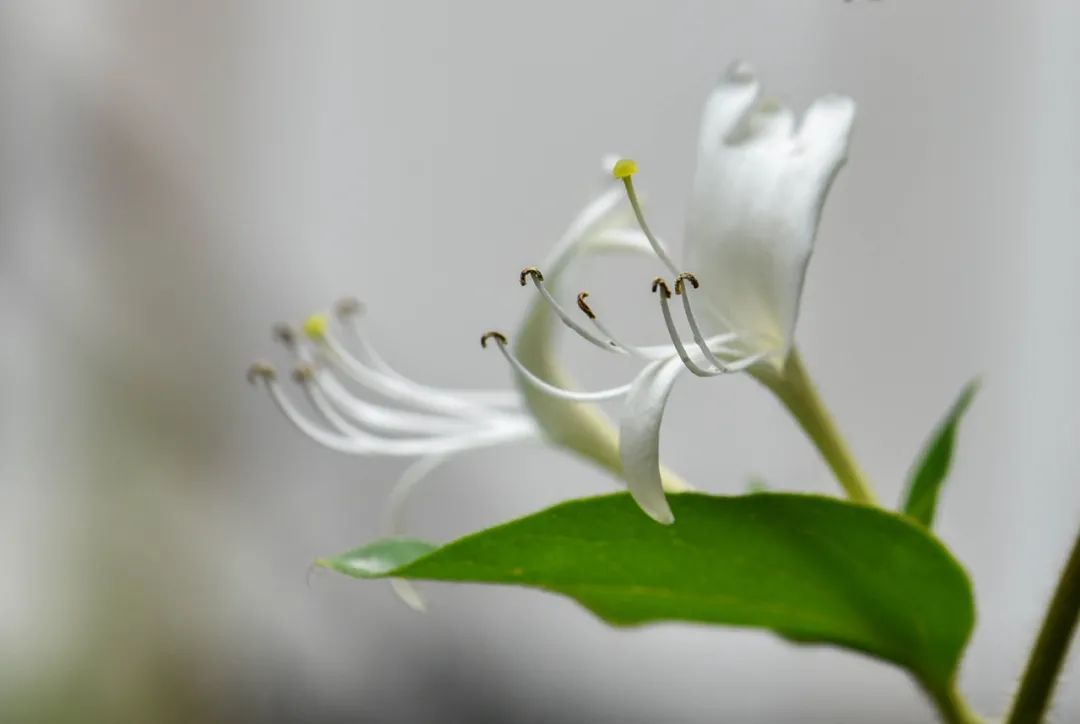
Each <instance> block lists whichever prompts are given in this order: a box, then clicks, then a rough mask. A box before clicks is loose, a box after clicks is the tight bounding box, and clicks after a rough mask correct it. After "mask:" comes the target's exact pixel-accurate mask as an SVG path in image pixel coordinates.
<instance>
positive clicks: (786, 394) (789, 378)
mask: <svg viewBox="0 0 1080 724" xmlns="http://www.w3.org/2000/svg"><path fill="white" fill-rule="evenodd" d="M753 374H754V376H755V377H756V378H757V379H758V381H759V382H761V383H762V384H764V385H765V386H766V387H768V388H769V389H770V390H771V391H772V392H773V394H775V395H776V396H777V397H778V398H779V399H780V401H781V402H782V403H784V406H785V407H787V408H788V410H790V411H791V414H792V415H793V416H794V417H795V419H796V420H797V421H798V422H799V425H800V426H801V427H802V429H803V430H804V431H805V432H806V434H807V436H808V437H809V438H810V440H811V441H813V443H814V445H815V446H817V449H818V451H819V452H820V453H821V456H822V457H823V458H824V459H825V462H826V463H827V464H828V466H829V468H830V469H831V470H832V471H833V474H834V475H835V476H836V479H837V481H839V483H840V485H841V486H842V487H843V488H844V492H846V493H847V496H848V498H850V499H851V500H853V501H855V502H856V503H865V504H867V505H878V502H877V496H875V495H874V491H873V488H872V487H871V485H870V481H869V480H868V479H867V477H866V474H865V473H863V471H862V469H861V468H859V464H858V463H857V462H856V461H855V457H854V456H853V455H852V454H851V450H849V449H848V446H847V443H845V442H844V438H843V437H842V436H841V435H840V431H839V430H838V429H837V427H836V423H835V422H833V419H832V416H831V415H830V414H829V411H828V410H827V409H826V408H825V404H824V403H823V402H822V400H821V396H820V395H819V394H818V391H817V388H816V387H815V386H814V383H813V381H812V380H811V379H810V375H809V374H807V371H806V367H805V365H803V361H802V358H801V357H800V356H799V351H798V350H792V351H791V354H790V355H789V356H788V359H787V363H786V364H785V365H784V369H783V370H782V371H777V370H773V369H769V368H762V369H760V370H754V371H753Z"/></svg>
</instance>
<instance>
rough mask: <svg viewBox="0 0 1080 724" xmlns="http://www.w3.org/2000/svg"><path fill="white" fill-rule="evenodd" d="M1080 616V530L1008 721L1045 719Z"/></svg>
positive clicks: (1019, 722)
mask: <svg viewBox="0 0 1080 724" xmlns="http://www.w3.org/2000/svg"><path fill="white" fill-rule="evenodd" d="M1078 617H1080V534H1078V535H1077V537H1076V543H1074V544H1073V549H1072V553H1071V554H1070V556H1069V560H1068V562H1067V563H1066V564H1065V570H1063V571H1062V572H1061V579H1060V580H1059V581H1058V585H1057V590H1056V591H1054V597H1053V598H1052V599H1051V601H1050V608H1049V609H1047V611H1046V617H1045V618H1044V619H1043V624H1042V628H1041V629H1040V630H1039V637H1038V638H1037V639H1036V640H1035V648H1033V649H1032V650H1031V658H1030V659H1029V660H1028V664H1027V668H1026V669H1025V670H1024V678H1023V679H1021V681H1020V691H1019V692H1018V693H1017V695H1016V699H1015V701H1013V708H1012V713H1010V714H1009V718H1008V719H1007V724H1035V722H1039V721H1042V719H1043V716H1044V715H1045V714H1046V709H1047V707H1048V706H1049V704H1050V695H1051V694H1053V692H1054V684H1055V683H1057V678H1058V673H1059V672H1060V671H1061V666H1062V664H1063V663H1064V662H1065V654H1066V653H1068V650H1069V642H1070V641H1071V640H1072V636H1073V634H1074V633H1075V632H1076V621H1077V618H1078Z"/></svg>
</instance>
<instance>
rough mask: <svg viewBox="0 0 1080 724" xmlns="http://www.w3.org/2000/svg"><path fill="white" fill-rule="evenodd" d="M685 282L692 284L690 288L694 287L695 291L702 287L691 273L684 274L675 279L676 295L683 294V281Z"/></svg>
mask: <svg viewBox="0 0 1080 724" xmlns="http://www.w3.org/2000/svg"><path fill="white" fill-rule="evenodd" d="M684 280H685V281H688V282H690V286H692V287H693V288H694V289H697V288H698V287H699V286H701V285H700V284H699V283H698V280H697V277H696V276H694V275H693V274H691V273H690V272H683V273H682V274H680V275H679V276H677V277H675V293H676V294H682V293H683V281H684Z"/></svg>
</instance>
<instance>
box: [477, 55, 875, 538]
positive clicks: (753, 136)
mask: <svg viewBox="0 0 1080 724" xmlns="http://www.w3.org/2000/svg"><path fill="white" fill-rule="evenodd" d="M854 114H855V104H854V102H853V101H852V100H851V99H849V98H846V97H843V96H836V95H830V96H825V97H822V98H819V99H818V100H816V101H814V102H813V103H812V104H811V105H810V107H809V108H808V109H807V110H806V112H805V114H804V115H803V117H802V119H801V121H799V122H798V123H796V121H795V118H794V115H793V114H792V112H791V111H790V110H788V109H787V108H784V107H783V106H781V105H780V104H778V103H777V102H775V101H771V100H761V99H760V87H759V83H758V81H757V79H756V78H755V77H754V75H753V73H752V72H751V71H750V69H749V68H748V67H746V66H745V65H742V64H736V65H734V66H733V67H732V68H731V69H730V70H729V71H728V73H727V74H726V75H725V76H724V78H723V79H722V80H721V81H720V83H719V84H718V85H717V87H716V88H715V90H713V92H712V93H711V95H710V96H709V98H708V100H707V102H706V104H705V109H704V113H703V117H702V122H701V130H700V136H699V140H698V149H697V152H698V159H697V172H696V175H695V177H694V184H693V193H692V196H691V199H690V205H689V212H688V214H687V220H686V230H685V234H684V238H683V249H684V264H683V265H681V266H680V265H678V264H677V263H676V262H675V260H674V259H673V257H672V256H671V254H670V253H669V251H668V249H667V247H666V246H665V245H664V243H663V242H662V241H661V240H660V239H658V238H657V237H656V235H654V234H653V233H652V231H651V229H650V228H649V226H648V224H647V222H646V220H645V216H644V213H643V211H642V207H641V204H640V202H639V200H638V198H637V194H636V191H635V188H634V185H633V175H634V174H635V173H636V171H637V167H636V165H635V164H634V162H633V161H630V160H628V159H624V160H621V161H619V162H618V163H616V164H615V165H614V167H613V175H614V176H615V178H617V179H619V180H621V181H622V182H623V185H624V188H625V192H626V197H627V200H628V201H629V203H630V207H631V209H632V210H633V212H634V215H635V217H636V221H637V223H638V226H639V228H640V232H641V236H642V237H643V240H644V242H646V243H647V244H648V248H649V249H650V250H651V253H652V254H653V255H654V256H655V258H656V259H657V260H658V262H659V263H660V264H661V265H662V266H663V267H664V268H665V269H666V271H667V272H669V273H670V274H671V275H672V276H671V282H670V284H669V282H668V280H666V279H664V278H663V277H657V278H656V279H655V280H653V281H652V283H651V289H652V291H653V292H654V293H655V294H656V295H657V298H658V300H659V307H660V310H659V311H660V316H661V318H662V320H663V323H664V326H665V328H666V330H667V333H668V336H669V338H670V342H671V344H670V345H667V346H661V347H639V346H633V345H629V344H626V343H624V342H623V341H621V340H620V339H618V338H617V337H615V336H613V335H612V333H611V331H610V330H609V328H608V327H607V326H606V325H605V324H604V323H602V322H601V321H600V319H599V318H598V317H597V315H596V313H595V312H594V310H593V308H592V306H590V304H589V302H588V301H587V297H588V294H587V293H585V292H583V293H582V294H581V295H579V297H578V306H579V308H580V311H581V312H582V313H583V314H584V316H583V317H580V318H579V319H575V318H574V316H573V315H572V314H571V313H570V312H569V311H568V310H566V309H565V308H564V307H562V306H561V305H560V304H559V302H558V301H557V299H556V298H555V297H554V295H553V294H552V293H551V291H550V290H549V289H548V288H547V286H546V285H547V280H546V279H545V274H548V275H549V276H550V271H557V272H558V273H559V274H560V275H561V274H562V273H564V271H565V270H564V269H563V268H561V267H555V268H549V269H543V268H540V269H537V268H529V269H526V270H524V271H523V272H522V276H521V282H522V284H525V283H527V282H529V281H531V282H532V283H533V284H534V285H535V286H536V288H537V291H538V292H539V294H540V296H541V298H542V299H543V300H544V301H545V302H547V303H548V305H549V306H550V307H551V310H552V312H553V313H554V314H555V315H556V316H557V317H558V318H559V319H560V320H562V321H563V322H564V323H565V325H566V326H568V327H569V328H570V329H572V330H573V331H574V332H576V333H577V334H578V335H579V336H581V337H582V338H584V339H585V340H586V341H588V342H590V343H591V344H593V345H595V346H596V347H599V348H601V349H604V350H606V351H608V352H611V353H613V354H622V355H630V356H633V357H637V358H639V359H641V360H642V361H643V362H644V363H645V366H644V368H643V369H642V370H641V372H640V373H639V374H638V376H637V377H636V379H634V380H633V381H632V382H631V383H629V384H624V385H620V386H617V387H613V388H610V389H606V390H600V391H594V392H582V391H577V390H574V389H570V387H569V386H568V385H566V384H559V383H558V380H554V379H550V377H551V376H550V375H549V376H548V377H549V379H545V378H544V376H543V375H540V374H537V370H536V369H535V364H531V362H533V361H534V360H533V359H531V358H530V354H529V352H530V346H529V340H528V338H527V337H526V338H525V339H523V340H522V339H518V340H517V341H516V342H517V347H516V350H515V352H512V351H511V350H510V349H509V348H508V345H507V344H506V340H505V338H504V337H502V336H501V335H500V336H493V337H492V338H493V339H495V340H496V341H497V342H498V343H499V344H498V347H499V349H500V350H501V351H502V353H503V355H504V356H505V357H506V359H507V360H508V361H509V362H510V363H511V365H512V366H513V367H514V371H515V373H516V375H517V377H518V379H519V380H520V381H521V382H522V383H523V384H524V385H526V386H528V387H529V388H531V390H532V392H531V393H530V394H529V397H528V399H529V400H530V404H531V405H532V407H533V409H534V410H535V409H537V408H538V407H540V406H541V405H542V403H541V402H539V401H538V400H539V399H540V398H541V396H546V397H550V398H552V399H556V400H559V401H563V402H566V401H569V402H579V403H590V402H597V401H601V400H609V399H616V398H624V402H623V412H622V416H621V428H620V433H619V454H620V460H619V462H620V465H621V469H622V474H623V476H624V478H625V480H626V482H627V485H628V487H629V490H630V492H631V494H632V495H633V497H634V499H635V500H636V501H637V502H638V504H639V505H640V506H641V508H642V509H643V510H644V511H645V512H646V513H648V514H649V515H650V516H652V517H653V518H654V519H656V520H657V521H659V522H661V523H670V522H672V521H673V520H674V518H673V516H672V513H671V508H670V506H669V505H668V503H667V499H666V497H665V495H664V489H663V479H662V474H661V471H660V466H659V434H660V423H661V419H662V417H663V413H664V408H665V405H666V403H667V399H668V396H669V394H670V392H671V390H672V387H673V385H674V384H675V381H676V380H677V379H678V378H679V377H680V376H681V374H682V373H683V372H684V371H687V370H689V371H690V372H692V373H693V374H694V375H696V376H698V377H706V378H707V377H715V376H720V375H725V374H730V373H734V372H739V371H743V370H750V371H751V372H752V373H753V374H755V376H758V377H759V379H762V380H763V381H766V384H769V382H768V380H770V379H772V380H775V379H781V378H782V375H783V374H784V371H785V368H786V366H787V365H788V362H789V358H791V357H792V340H793V336H794V332H795V323H796V320H797V318H798V312H799V302H800V298H801V295H802V288H803V281H804V278H805V274H806V267H807V264H808V262H809V260H810V254H811V251H812V249H813V244H814V237H815V234H816V231H817V226H818V220H819V218H820V215H821V210H822V206H823V204H824V202H825V197H826V194H827V192H828V190H829V187H830V185H831V183H832V181H833V179H834V177H835V176H836V173H837V172H838V171H839V169H840V167H841V166H842V165H843V163H844V161H845V159H846V155H847V148H848V136H849V133H850V130H851V125H852V121H853V119H854ZM623 239H624V241H625V242H626V243H628V244H630V243H631V242H632V241H633V239H632V237H631V236H629V235H623ZM638 241H640V239H639V240H638ZM556 259H557V260H559V261H560V262H561V263H563V264H568V263H570V262H572V261H573V258H572V256H569V257H568V256H565V255H564V256H559V255H558V254H557V255H556ZM672 290H674V294H675V295H676V296H679V297H680V298H681V305H680V306H681V308H682V312H683V317H684V324H685V326H686V327H687V328H688V331H689V337H690V341H685V340H684V335H683V332H681V331H680V330H679V328H678V326H677V323H676V320H675V318H674V317H675V315H674V314H673V313H672V310H671V305H670V300H671V298H672ZM692 298H693V301H692ZM524 333H525V334H526V335H528V334H529V333H530V328H529V326H528V325H526V328H525V330H524ZM776 387H777V388H778V394H780V395H781V398H782V399H785V397H784V395H785V394H787V395H788V399H786V400H785V401H786V402H787V403H788V404H789V407H791V408H792V409H793V411H795V412H796V414H797V416H798V412H799V411H798V410H797V409H796V408H795V405H796V404H797V400H795V396H796V395H795V394H794V393H788V392H785V391H784V390H782V389H779V388H780V387H781V385H779V384H777V385H776ZM538 418H539V415H538ZM803 423H804V427H807V428H808V431H810V430H809V426H808V425H807V424H806V422H805V421H803ZM812 436H813V435H812ZM820 446H821V445H820V441H819V447H820ZM823 453H825V454H826V457H827V458H828V451H826V450H823ZM830 464H832V461H831V460H830Z"/></svg>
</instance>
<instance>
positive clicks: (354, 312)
mask: <svg viewBox="0 0 1080 724" xmlns="http://www.w3.org/2000/svg"><path fill="white" fill-rule="evenodd" d="M364 311H365V309H364V304H363V302H361V301H360V300H359V299H357V298H356V297H345V298H344V299H339V300H338V302H337V304H335V305H334V314H336V315H337V316H339V317H341V318H345V317H359V316H361V315H363V314H364Z"/></svg>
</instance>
